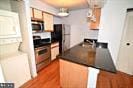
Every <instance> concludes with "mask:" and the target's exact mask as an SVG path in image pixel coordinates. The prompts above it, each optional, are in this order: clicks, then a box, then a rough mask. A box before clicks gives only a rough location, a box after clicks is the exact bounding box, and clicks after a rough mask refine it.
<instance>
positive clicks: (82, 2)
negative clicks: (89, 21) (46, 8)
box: [40, 0, 89, 10]
mask: <svg viewBox="0 0 133 88" xmlns="http://www.w3.org/2000/svg"><path fill="white" fill-rule="evenodd" d="M40 1H42V2H44V3H47V4H49V5H51V6H53V7H55V8H61V7H65V8H68V9H69V10H74V9H82V8H88V6H89V5H88V2H87V0H40Z"/></svg>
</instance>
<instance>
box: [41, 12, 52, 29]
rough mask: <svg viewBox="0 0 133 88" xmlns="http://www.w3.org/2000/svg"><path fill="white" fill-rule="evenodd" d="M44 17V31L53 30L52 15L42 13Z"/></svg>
mask: <svg viewBox="0 0 133 88" xmlns="http://www.w3.org/2000/svg"><path fill="white" fill-rule="evenodd" d="M43 17H44V26H45V28H44V30H45V31H53V15H51V14H48V13H43Z"/></svg>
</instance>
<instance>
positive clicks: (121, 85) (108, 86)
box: [97, 71, 133, 88]
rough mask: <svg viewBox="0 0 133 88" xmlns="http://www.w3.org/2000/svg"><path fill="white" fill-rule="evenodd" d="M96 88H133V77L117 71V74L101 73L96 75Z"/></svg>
mask: <svg viewBox="0 0 133 88" xmlns="http://www.w3.org/2000/svg"><path fill="white" fill-rule="evenodd" d="M97 88H133V76H130V75H127V74H125V73H122V72H119V71H118V72H117V74H113V73H110V72H105V71H101V72H100V74H99V75H98V80H97Z"/></svg>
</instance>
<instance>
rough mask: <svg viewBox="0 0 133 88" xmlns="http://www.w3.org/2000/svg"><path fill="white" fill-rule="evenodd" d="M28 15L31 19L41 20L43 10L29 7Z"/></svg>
mask: <svg viewBox="0 0 133 88" xmlns="http://www.w3.org/2000/svg"><path fill="white" fill-rule="evenodd" d="M30 16H31V18H32V19H33V20H43V11H41V10H38V9H35V8H30Z"/></svg>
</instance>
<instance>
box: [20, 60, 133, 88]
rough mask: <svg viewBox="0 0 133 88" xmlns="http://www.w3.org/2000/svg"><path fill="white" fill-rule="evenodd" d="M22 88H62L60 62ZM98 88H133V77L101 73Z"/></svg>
mask: <svg viewBox="0 0 133 88" xmlns="http://www.w3.org/2000/svg"><path fill="white" fill-rule="evenodd" d="M20 88H60V76H59V60H55V61H53V62H52V63H51V64H50V65H48V66H47V67H46V68H44V69H43V70H42V71H40V72H39V73H38V76H37V77H35V78H33V79H32V80H30V81H29V82H27V83H25V84H24V85H22V86H21V87H20ZM97 88H133V76H132V77H131V76H130V75H127V74H125V73H122V72H119V71H118V72H117V74H112V73H109V72H105V71H101V72H100V74H99V75H98V80H97Z"/></svg>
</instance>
